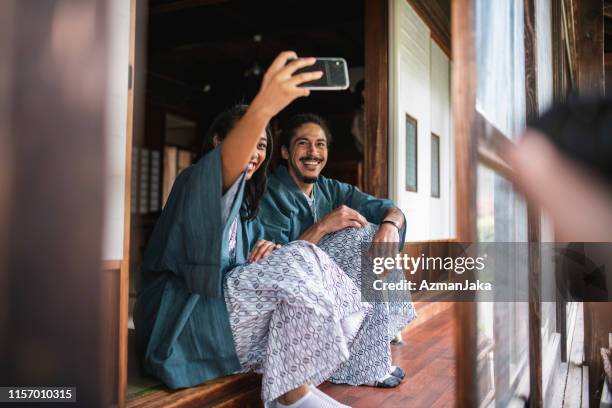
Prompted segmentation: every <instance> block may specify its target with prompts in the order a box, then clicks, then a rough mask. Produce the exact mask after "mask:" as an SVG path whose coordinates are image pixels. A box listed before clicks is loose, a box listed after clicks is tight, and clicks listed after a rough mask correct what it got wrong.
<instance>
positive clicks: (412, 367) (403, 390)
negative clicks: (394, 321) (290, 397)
mask: <svg viewBox="0 0 612 408" xmlns="http://www.w3.org/2000/svg"><path fill="white" fill-rule="evenodd" d="M454 330H455V322H454V320H453V313H452V309H450V310H447V311H445V312H443V313H440V314H438V315H436V316H434V317H432V318H431V319H429V320H428V321H427V322H424V323H422V324H420V325H418V326H417V327H415V328H414V329H412V330H411V327H410V326H408V327H407V328H406V329H405V330H404V332H403V337H404V344H403V345H401V346H391V350H392V352H393V364H395V365H399V366H401V367H402V368H403V369H404V371H406V378H404V381H403V382H402V384H401V385H400V386H398V387H396V388H393V389H380V388H371V387H351V386H346V385H336V384H331V383H324V384H322V385H321V386H320V388H321V389H322V390H323V391H325V392H326V393H327V394H329V395H330V396H332V397H333V398H335V399H337V400H338V401H340V402H342V403H343V404H347V405H350V406H352V407H353V408H372V407H375V408H394V407H435V408H437V407H453V406H455V400H454V395H455V391H454V390H455V362H454V360H455V350H454Z"/></svg>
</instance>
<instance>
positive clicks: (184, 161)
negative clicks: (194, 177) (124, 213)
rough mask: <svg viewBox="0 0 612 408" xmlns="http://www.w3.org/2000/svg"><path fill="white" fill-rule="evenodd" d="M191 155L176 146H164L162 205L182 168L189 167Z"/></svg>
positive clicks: (164, 203) (189, 152)
mask: <svg viewBox="0 0 612 408" xmlns="http://www.w3.org/2000/svg"><path fill="white" fill-rule="evenodd" d="M191 158H192V154H191V151H189V150H187V149H181V148H180V147H176V146H168V145H166V146H164V178H163V183H164V185H163V189H164V190H163V205H164V206H165V205H166V200H167V199H168V195H170V191H171V190H172V185H173V184H174V180H176V177H177V176H178V175H179V174H180V172H181V171H183V169H184V168H186V167H189V165H191Z"/></svg>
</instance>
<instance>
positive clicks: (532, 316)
mask: <svg viewBox="0 0 612 408" xmlns="http://www.w3.org/2000/svg"><path fill="white" fill-rule="evenodd" d="M523 4H524V7H523V10H524V12H523V16H524V18H523V21H524V43H525V111H526V112H525V114H526V118H527V123H528V124H529V123H531V122H532V121H534V120H535V119H536V118H537V117H538V116H539V109H538V81H537V79H538V76H537V74H538V65H537V39H536V10H535V0H524V2H523ZM551 11H552V10H551ZM527 239H528V241H529V242H536V243H537V242H539V241H540V212H539V209H538V208H537V207H536V206H534V205H533V204H532V203H528V205H527ZM538 249H539V247H538V246H537V245H532V246H531V248H530V251H529V271H528V282H529V387H530V392H529V406H530V407H536V408H538V407H542V406H544V397H543V396H544V391H543V383H542V381H543V378H542V296H541V291H542V288H541V284H542V283H541V282H542V277H541V261H540V254H539V251H538Z"/></svg>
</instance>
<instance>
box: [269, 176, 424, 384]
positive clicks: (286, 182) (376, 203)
mask: <svg viewBox="0 0 612 408" xmlns="http://www.w3.org/2000/svg"><path fill="white" fill-rule="evenodd" d="M262 201H263V202H262V205H261V211H260V214H259V218H260V220H261V223H262V225H263V227H264V236H265V239H267V240H269V241H273V242H276V243H280V244H286V243H288V242H292V241H294V240H297V239H298V238H299V236H300V235H301V234H302V233H303V232H304V231H306V230H307V229H308V228H309V227H310V226H311V225H313V224H314V223H315V222H318V221H319V220H321V219H322V218H323V217H324V216H325V215H327V214H328V213H330V212H331V211H333V210H334V209H336V208H338V207H340V206H341V205H346V206H348V207H350V208H352V209H354V210H356V211H357V212H359V213H360V214H361V215H363V216H364V217H365V218H366V219H367V220H368V221H369V222H370V225H369V226H367V227H364V228H347V229H344V230H341V231H338V232H336V233H333V234H329V235H327V236H325V237H323V239H321V241H320V242H319V244H318V246H319V248H321V249H322V250H323V251H324V252H325V253H327V254H328V255H329V256H330V258H332V259H333V260H334V262H335V263H336V264H337V265H338V266H339V267H340V268H341V269H342V270H343V272H344V273H346V275H347V276H349V277H350V278H351V280H353V282H355V284H356V285H357V286H358V287H360V288H361V275H362V274H361V268H362V264H361V259H362V254H361V250H362V244H363V243H366V244H368V243H371V242H372V239H373V237H374V234H375V233H376V231H377V229H378V225H379V224H380V223H381V221H382V220H383V218H384V216H385V213H386V212H387V211H388V210H389V209H390V208H395V205H394V204H393V202H392V201H390V200H385V199H379V198H376V197H373V196H371V195H369V194H365V193H363V192H361V191H360V190H359V189H358V188H357V187H355V186H352V185H350V184H346V183H342V182H339V181H337V180H333V179H329V178H326V177H323V176H320V177H319V178H318V179H317V181H316V182H315V183H314V186H313V192H312V196H311V197H307V196H306V195H305V194H304V193H303V192H302V191H301V190H300V189H299V187H298V186H297V185H296V184H295V182H294V181H293V179H292V177H291V175H290V174H289V171H288V170H287V168H286V167H285V166H284V165H281V166H279V167H278V168H277V169H276V170H275V171H274V173H273V174H272V175H271V176H270V177H269V180H268V190H267V192H266V195H265V196H264V199H263V200H262ZM405 224H406V223H405V222H404V227H403V228H402V229H401V231H400V248H401V246H402V245H403V243H404V238H405V231H406V230H405ZM387 300H389V299H387ZM370 306H372V307H371V308H370V309H369V311H368V314H367V316H366V318H365V319H364V321H363V324H362V327H361V329H360V331H359V333H358V334H357V336H356V338H355V341H354V342H353V347H352V349H351V358H350V359H349V360H348V361H346V362H344V363H343V364H342V365H341V367H339V369H338V370H336V372H334V374H333V375H332V376H330V378H329V380H330V381H332V382H336V383H344V384H351V385H361V384H366V383H372V382H374V381H376V380H379V379H381V378H383V377H384V376H385V375H387V374H388V373H389V371H390V367H391V348H390V345H389V342H390V339H391V338H392V337H393V336H395V335H396V334H397V332H399V331H400V330H401V329H403V328H404V327H405V326H406V325H407V324H408V323H410V322H411V321H412V320H414V319H415V318H416V312H415V309H414V306H413V304H412V302H411V301H410V296H409V295H407V296H405V297H403V298H397V297H396V298H393V299H392V300H391V301H388V302H382V301H381V302H379V303H372V304H370Z"/></svg>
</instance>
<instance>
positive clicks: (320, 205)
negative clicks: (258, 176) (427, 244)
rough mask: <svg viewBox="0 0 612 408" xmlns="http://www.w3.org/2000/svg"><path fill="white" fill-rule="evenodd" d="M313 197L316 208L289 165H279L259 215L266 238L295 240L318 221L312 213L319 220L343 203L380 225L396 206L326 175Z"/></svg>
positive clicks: (279, 241) (402, 233)
mask: <svg viewBox="0 0 612 408" xmlns="http://www.w3.org/2000/svg"><path fill="white" fill-rule="evenodd" d="M313 197H314V211H313V209H311V203H309V199H308V198H307V197H306V195H305V194H304V193H303V192H302V191H301V190H300V189H299V187H298V186H297V185H296V184H295V182H294V181H293V179H292V178H291V175H290V174H289V171H288V170H287V167H285V166H284V165H281V166H278V168H277V169H276V170H275V171H274V173H273V174H272V175H271V176H270V177H269V178H268V189H267V192H266V194H265V195H264V198H263V200H262V204H261V208H260V213H259V217H258V218H259V219H260V221H261V223H262V225H263V228H264V229H265V239H267V240H270V241H273V242H277V243H280V244H286V243H287V242H290V241H294V240H296V239H297V238H298V237H299V236H300V235H301V234H302V233H303V232H304V231H305V230H306V229H308V228H309V227H310V226H311V225H312V224H314V223H315V222H316V220H315V217H314V214H313V212H314V213H315V214H316V216H317V219H318V220H320V219H321V218H323V217H324V216H325V215H326V214H328V213H330V212H331V211H333V210H335V209H336V208H338V207H340V206H341V205H343V204H344V205H346V206H347V207H350V208H352V209H354V210H355V211H357V212H359V213H360V214H361V215H363V216H364V217H365V218H366V219H367V220H368V221H369V222H371V223H373V224H380V222H381V221H382V220H383V217H384V215H385V213H386V212H387V211H388V210H389V209H390V208H394V207H395V205H394V204H393V202H392V201H391V200H385V199H380V198H376V197H373V196H371V195H369V194H365V193H363V192H361V191H360V190H359V189H358V188H357V187H355V186H352V185H350V184H347V183H342V182H340V181H337V180H333V179H329V178H326V177H323V176H320V177H319V178H318V179H317V181H316V182H315V183H314V186H313ZM405 224H406V223H405V222H404V225H405ZM405 231H406V229H405V227H402V231H401V232H400V240H401V243H403V242H404V237H405Z"/></svg>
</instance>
